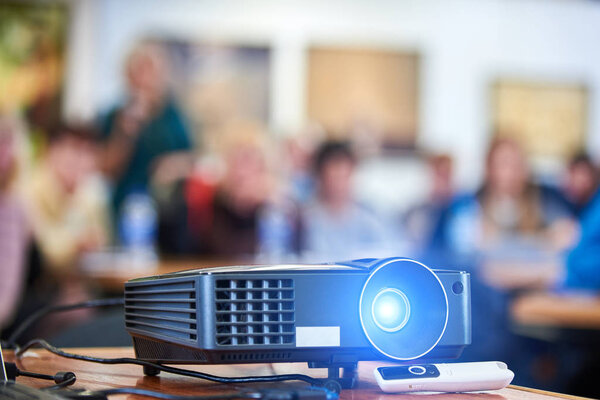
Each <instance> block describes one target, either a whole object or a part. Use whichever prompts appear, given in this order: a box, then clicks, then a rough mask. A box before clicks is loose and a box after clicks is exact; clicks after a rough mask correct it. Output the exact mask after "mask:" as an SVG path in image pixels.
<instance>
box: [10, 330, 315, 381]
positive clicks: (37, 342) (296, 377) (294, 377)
mask: <svg viewBox="0 0 600 400" xmlns="http://www.w3.org/2000/svg"><path fill="white" fill-rule="evenodd" d="M34 346H40V347H42V348H44V349H46V350H48V351H49V352H51V353H53V354H56V355H57V356H60V357H65V358H69V359H73V360H80V361H88V362H94V363H98V364H135V365H141V366H147V367H152V368H156V369H158V370H160V371H164V372H169V373H172V374H177V375H182V376H189V377H192V378H199V379H205V380H207V381H211V382H219V383H251V382H282V381H303V382H306V383H310V384H311V385H317V386H318V385H319V384H320V383H321V380H319V379H316V378H313V377H310V376H308V375H303V374H284V375H268V376H245V377H235V378H234V377H223V376H216V375H210V374H206V373H202V372H197V371H190V370H187V369H183V368H175V367H169V366H166V365H162V364H156V363H153V362H150V361H144V360H138V359H137V358H130V357H121V358H99V357H90V356H84V355H80V354H73V353H68V352H66V351H63V350H61V349H59V348H57V347H54V346H52V345H51V344H50V343H48V342H46V341H45V340H43V339H34V340H31V341H29V342H28V343H27V344H26V345H25V346H23V347H19V348H17V349H16V351H15V354H16V355H17V357H21V356H22V355H23V353H24V352H25V351H27V350H28V349H30V348H32V347H34Z"/></svg>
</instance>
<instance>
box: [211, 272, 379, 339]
mask: <svg viewBox="0 0 600 400" xmlns="http://www.w3.org/2000/svg"><path fill="white" fill-rule="evenodd" d="M366 276H367V274H366V273H362V272H350V273H348V272H314V271H313V272H295V273H287V274H273V275H271V274H260V275H258V274H223V275H218V274H217V275H211V276H205V277H203V286H202V287H203V288H204V292H205V293H214V296H212V297H211V296H203V297H202V298H201V301H202V302H203V304H202V306H203V308H202V309H203V310H205V311H206V312H205V314H204V315H205V316H207V317H213V318H212V320H210V319H209V318H207V319H206V320H205V322H206V323H209V324H210V326H211V327H212V328H213V329H214V331H213V332H212V334H210V335H206V336H205V337H204V340H205V341H204V346H205V347H206V348H212V349H222V350H230V349H232V348H235V349H237V350H247V349H263V348H287V349H294V348H308V347H314V348H324V347H363V346H367V345H368V344H367V342H366V340H365V339H364V334H363V333H362V329H361V327H360V322H359V320H358V300H359V297H360V290H361V287H362V285H363V284H364V281H365V279H366ZM259 278H260V279H259ZM211 308H212V310H211Z"/></svg>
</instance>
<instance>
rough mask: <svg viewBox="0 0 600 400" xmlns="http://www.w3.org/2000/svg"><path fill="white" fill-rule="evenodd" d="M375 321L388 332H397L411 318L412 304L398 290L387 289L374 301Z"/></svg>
mask: <svg viewBox="0 0 600 400" xmlns="http://www.w3.org/2000/svg"><path fill="white" fill-rule="evenodd" d="M372 313H373V320H374V321H375V324H376V325H377V326H378V327H379V328H380V329H382V330H384V331H386V332H397V331H399V330H400V329H402V328H403V327H404V325H406V323H407V322H408V319H409V318H410V303H409V302H408V298H407V297H406V295H405V294H404V293H402V292H401V291H400V290H398V289H392V288H386V289H382V290H380V291H379V293H377V295H376V296H375V299H373V307H372Z"/></svg>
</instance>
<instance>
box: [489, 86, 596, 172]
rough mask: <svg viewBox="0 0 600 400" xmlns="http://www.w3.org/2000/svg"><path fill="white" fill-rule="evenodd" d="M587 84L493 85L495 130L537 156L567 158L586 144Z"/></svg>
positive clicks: (493, 121) (495, 132) (499, 134)
mask: <svg viewBox="0 0 600 400" xmlns="http://www.w3.org/2000/svg"><path fill="white" fill-rule="evenodd" d="M587 106H588V91H587V89H586V87H585V86H584V85H581V84H569V83H539V82H525V81H517V80H499V81H497V82H496V83H495V84H494V85H493V86H492V130H493V132H494V134H495V135H498V136H500V137H512V138H514V139H516V140H517V141H518V142H519V143H521V144H522V145H523V147H524V148H525V150H526V151H527V153H528V154H529V155H530V156H532V157H536V158H552V159H559V160H566V159H568V158H569V157H571V156H572V155H573V154H574V153H575V152H577V151H579V150H581V149H583V148H584V147H585V137H586V130H587Z"/></svg>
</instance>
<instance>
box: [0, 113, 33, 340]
mask: <svg viewBox="0 0 600 400" xmlns="http://www.w3.org/2000/svg"><path fill="white" fill-rule="evenodd" d="M23 134H24V132H20V131H19V126H18V122H17V120H16V118H13V117H9V116H6V115H0V277H1V278H0V331H2V328H6V327H7V326H8V325H9V324H10V322H11V321H12V319H13V317H14V313H15V311H16V309H17V306H18V304H19V302H20V300H21V295H22V291H23V289H24V284H25V277H26V273H27V271H26V268H27V266H26V250H27V248H28V245H29V239H30V229H29V221H28V217H27V215H26V210H25V208H24V206H23V199H22V198H21V196H20V193H19V192H18V189H17V187H16V186H17V184H16V182H17V175H18V174H19V160H18V142H19V141H20V140H22V139H23V138H22V137H20V136H21V135H23Z"/></svg>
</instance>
